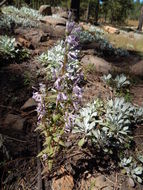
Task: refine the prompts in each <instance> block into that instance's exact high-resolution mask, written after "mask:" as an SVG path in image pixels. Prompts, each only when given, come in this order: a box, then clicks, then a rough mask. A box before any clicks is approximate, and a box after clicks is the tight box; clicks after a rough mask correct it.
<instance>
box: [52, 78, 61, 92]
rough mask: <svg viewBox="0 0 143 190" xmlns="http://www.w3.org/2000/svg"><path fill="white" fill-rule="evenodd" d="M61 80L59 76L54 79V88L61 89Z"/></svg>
mask: <svg viewBox="0 0 143 190" xmlns="http://www.w3.org/2000/svg"><path fill="white" fill-rule="evenodd" d="M61 80H62V78H61V77H59V78H58V79H57V80H56V82H55V83H54V86H55V88H56V90H58V91H59V90H61Z"/></svg>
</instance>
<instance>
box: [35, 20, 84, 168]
mask: <svg viewBox="0 0 143 190" xmlns="http://www.w3.org/2000/svg"><path fill="white" fill-rule="evenodd" d="M74 30H76V31H77V30H79V28H76V29H75V23H74V22H73V21H71V18H70V17H69V21H68V22H67V25H66V38H65V41H61V42H60V43H59V44H58V45H57V46H55V47H53V48H52V49H51V50H49V51H48V52H47V54H48V55H47V54H42V55H41V56H40V59H41V61H42V60H43V63H44V67H45V68H47V71H48V73H50V74H51V78H52V81H54V84H53V88H52V89H51V90H50V91H46V89H45V85H43V84H40V90H39V92H35V93H34V94H33V98H34V99H35V100H36V102H37V103H38V105H37V113H38V127H37V129H38V130H40V131H41V134H44V140H45V142H44V149H43V150H42V152H41V153H40V154H39V156H42V158H44V161H46V160H47V161H48V167H49V169H51V167H52V163H53V159H54V156H55V154H56V153H57V152H58V151H59V150H60V149H61V148H62V147H63V146H64V136H63V134H64V133H67V132H70V131H71V129H72V128H73V126H74V122H75V113H76V111H77V110H78V108H79V106H80V102H81V98H82V89H81V87H80V81H81V79H82V78H83V76H82V73H81V69H80V68H79V61H78V56H79V38H78V36H76V35H74V32H73V31H74ZM46 61H47V63H46Z"/></svg>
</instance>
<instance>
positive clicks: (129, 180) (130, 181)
mask: <svg viewBox="0 0 143 190" xmlns="http://www.w3.org/2000/svg"><path fill="white" fill-rule="evenodd" d="M128 185H129V187H135V182H134V180H133V179H132V178H128Z"/></svg>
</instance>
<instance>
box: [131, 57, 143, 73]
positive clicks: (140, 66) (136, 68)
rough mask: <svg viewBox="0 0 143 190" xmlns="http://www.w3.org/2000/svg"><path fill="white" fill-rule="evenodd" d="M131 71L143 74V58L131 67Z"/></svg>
mask: <svg viewBox="0 0 143 190" xmlns="http://www.w3.org/2000/svg"><path fill="white" fill-rule="evenodd" d="M130 72H131V73H132V74H134V75H138V76H143V60H141V61H139V62H138V63H136V64H134V65H132V66H131V67H130Z"/></svg>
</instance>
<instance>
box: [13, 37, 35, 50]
mask: <svg viewBox="0 0 143 190" xmlns="http://www.w3.org/2000/svg"><path fill="white" fill-rule="evenodd" d="M17 41H18V42H19V44H20V45H21V46H22V47H23V46H24V47H26V48H29V49H34V47H33V45H32V43H31V42H30V41H28V40H26V39H24V38H22V37H18V38H17Z"/></svg>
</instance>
